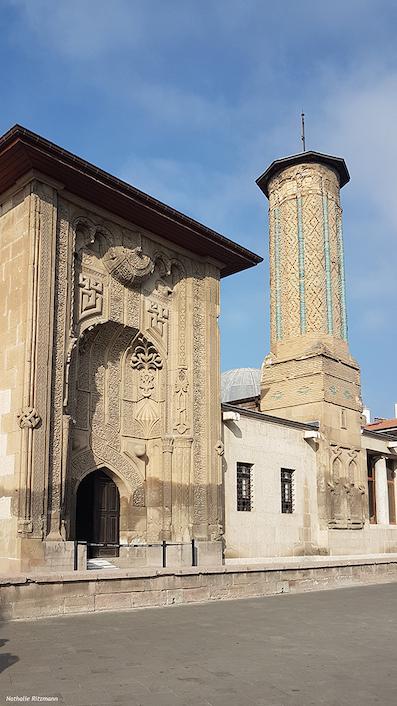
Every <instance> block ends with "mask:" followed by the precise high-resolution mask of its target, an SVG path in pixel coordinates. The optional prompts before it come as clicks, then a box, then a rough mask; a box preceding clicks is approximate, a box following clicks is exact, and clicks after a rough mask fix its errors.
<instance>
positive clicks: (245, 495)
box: [237, 463, 252, 512]
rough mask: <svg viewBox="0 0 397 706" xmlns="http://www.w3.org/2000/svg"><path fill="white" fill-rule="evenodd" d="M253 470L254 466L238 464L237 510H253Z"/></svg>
mask: <svg viewBox="0 0 397 706" xmlns="http://www.w3.org/2000/svg"><path fill="white" fill-rule="evenodd" d="M251 470H252V465H251V464H249V463H238V464H237V510H241V511H245V512H250V511H251V509H252V498H251V485H252V483H251Z"/></svg>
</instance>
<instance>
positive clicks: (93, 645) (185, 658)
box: [0, 584, 397, 706]
mask: <svg viewBox="0 0 397 706" xmlns="http://www.w3.org/2000/svg"><path fill="white" fill-rule="evenodd" d="M396 616H397V584H387V585H381V586H367V587H359V588H347V589H339V590H335V591H323V592H318V593H307V594H297V595H291V594H287V595H279V596H273V597H271V598H257V599H250V600H240V601H224V602H219V603H211V604H205V605H192V606H180V607H171V608H151V609H147V610H140V611H132V612H128V613H102V614H95V615H84V616H69V617H63V618H52V619H46V620H41V621H36V622H34V621H31V622H18V623H16V622H15V623H3V624H2V625H1V626H0V645H1V650H0V653H1V660H0V669H1V670H2V671H1V675H0V704H3V703H4V704H7V703H39V702H38V701H36V702H32V700H31V697H32V696H46V697H54V698H55V697H57V699H58V700H57V701H40V703H59V704H67V705H68V706H96V704H102V705H103V704H106V705H107V706H111V705H113V704H118V705H122V706H138V705H140V706H209V705H211V706H253V705H255V706H320V705H324V706H345V705H346V706H374V705H375V704H379V705H380V706H389V705H390V706H395V705H396V704H397V669H396V666H395V665H396V654H397V629H396V620H397V618H396ZM7 695H8V696H19V697H25V700H24V701H18V702H16V701H6V696H7ZM28 697H30V700H29V701H27V700H26V699H27V698H28Z"/></svg>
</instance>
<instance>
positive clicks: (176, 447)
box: [0, 126, 261, 571]
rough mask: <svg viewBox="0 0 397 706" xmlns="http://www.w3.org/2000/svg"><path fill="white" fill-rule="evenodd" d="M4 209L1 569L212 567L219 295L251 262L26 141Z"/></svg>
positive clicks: (115, 184)
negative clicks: (82, 555) (109, 561)
mask: <svg viewBox="0 0 397 706" xmlns="http://www.w3.org/2000/svg"><path fill="white" fill-rule="evenodd" d="M0 194H1V209H0V265H1V303H2V308H1V318H0V336H1V367H0V413H1V437H0V438H1V446H0V452H1V458H0V483H1V488H0V494H1V500H0V537H1V540H0V555H1V564H2V567H1V568H2V569H7V570H9V569H11V570H16V571H17V570H21V569H30V568H32V567H40V566H44V565H45V566H47V567H56V568H73V561H72V553H73V552H72V549H73V541H72V540H74V539H80V540H87V541H89V542H91V543H93V544H104V543H106V544H110V545H112V544H116V543H120V544H122V545H123V547H121V550H120V556H119V557H118V559H117V557H115V561H117V560H118V561H124V562H126V563H128V562H129V561H132V562H133V561H134V560H135V561H137V560H139V561H141V563H145V562H150V561H153V562H156V561H157V560H158V557H159V549H158V546H157V545H159V544H160V543H161V542H162V541H163V540H166V541H168V542H172V543H175V544H177V545H178V547H177V549H174V550H173V551H174V555H173V561H174V563H178V562H179V563H180V562H182V563H183V561H184V548H185V549H186V551H188V552H190V545H189V542H190V541H191V539H192V538H194V539H195V540H196V541H197V543H198V544H199V556H200V561H201V562H204V563H205V562H206V561H207V562H208V561H209V562H214V561H215V562H219V561H221V551H222V542H221V538H222V532H223V520H222V506H223V503H222V473H221V453H222V449H223V445H222V441H221V418H220V370H219V336H218V315H219V280H220V277H223V276H227V275H229V274H232V273H233V272H238V271H240V270H242V269H245V268H247V267H251V266H252V265H255V264H256V263H257V262H259V261H260V259H261V258H259V257H258V256H257V255H254V254H253V253H251V252H249V251H248V250H246V249H244V248H242V247H240V246H239V245H237V244H236V243H233V242H231V241H230V240H228V239H227V238H225V237H223V236H221V235H220V234H218V233H216V232H214V231H212V230H210V229H209V228H206V227H205V226H203V225H201V224H200V223H197V222H195V221H193V220H192V219H190V218H188V217H187V216H185V215H183V214H181V213H178V212H177V211H175V210H173V209H171V208H170V207H168V206H166V205H165V204H163V203H160V202H159V201H156V200H155V199H153V198H150V197H149V196H147V195H146V194H144V193H142V192H140V191H138V190H137V189H135V188H133V187H132V186H129V185H128V184H125V183H124V182H122V181H119V180H117V179H116V178H114V177H112V176H111V175H110V174H107V173H106V172H103V171H101V170H100V169H98V168H97V167H94V166H93V165H92V164H89V163H87V162H85V161H83V160H82V159H79V158H78V157H76V156H75V155H73V154H70V153H68V152H66V151H65V150H63V149H61V148H59V147H57V146H56V145H54V144H52V143H50V142H48V141H47V140H44V139H43V138H41V137H39V136H38V135H35V134H34V133H32V132H30V131H28V130H26V129H24V128H22V127H19V126H15V127H13V128H12V129H11V130H10V131H9V132H7V133H6V134H5V135H3V137H2V138H1V139H0ZM151 544H152V545H156V546H154V547H149V546H148V545H151ZM131 545H140V546H141V547H142V549H139V547H138V548H135V549H134V550H133V548H132V546H131ZM92 551H93V553H95V554H101V553H106V554H112V555H114V554H118V548H113V547H112V546H110V547H109V546H108V547H105V548H104V547H96V548H95V547H94V548H93V550H92ZM150 552H151V553H152V555H153V556H149V553H150ZM189 558H190V553H189Z"/></svg>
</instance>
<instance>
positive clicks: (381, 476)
mask: <svg viewBox="0 0 397 706" xmlns="http://www.w3.org/2000/svg"><path fill="white" fill-rule="evenodd" d="M375 498H376V522H377V524H378V525H388V524H389V497H388V490H387V468H386V459H385V458H384V456H382V457H381V458H379V459H378V460H377V461H376V463H375Z"/></svg>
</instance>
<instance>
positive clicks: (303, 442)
mask: <svg viewBox="0 0 397 706" xmlns="http://www.w3.org/2000/svg"><path fill="white" fill-rule="evenodd" d="M348 181H349V174H348V171H347V167H346V164H345V162H344V160H343V159H340V158H337V157H332V156H329V155H324V154H319V153H316V152H304V153H301V154H298V155H294V156H292V157H287V158H285V159H280V160H277V161H275V162H273V163H272V164H271V165H270V167H269V168H268V169H267V170H266V171H265V172H264V174H263V175H262V176H261V177H260V178H259V179H258V180H257V184H258V186H259V187H260V189H261V190H262V191H263V192H264V194H265V195H266V196H267V197H268V199H269V245H270V249H269V258H270V314H271V316H270V319H271V351H270V353H269V355H267V356H266V358H265V360H264V363H263V366H262V373H261V382H260V385H258V386H257V389H256V390H254V394H252V392H251V394H250V390H252V385H247V386H246V390H247V393H248V394H246V393H245V392H244V386H240V388H237V387H235V389H238V390H239V393H238V399H236V398H235V397H234V398H233V388H231V386H230V383H229V389H228V391H227V393H226V390H225V387H226V386H227V383H228V381H229V380H236V379H238V371H237V372H236V371H235V372H234V374H233V373H232V372H229V373H228V374H227V376H225V381H224V390H225V395H226V396H224V397H223V400H224V402H229V403H230V402H232V403H233V406H230V404H229V405H225V406H224V408H223V409H224V412H223V417H224V441H225V450H226V451H225V462H224V463H225V473H224V478H225V538H226V556H230V557H241V556H250V557H258V556H274V555H276V556H277V555H278V556H283V555H302V554H353V553H356V554H359V553H366V552H367V553H378V552H385V551H387V552H396V551H397V527H396V526H395V524H396V493H395V469H396V459H397V455H396V447H397V438H396V437H395V436H393V435H391V434H383V435H382V436H380V434H379V431H380V430H376V431H375V430H372V429H371V426H367V427H366V428H364V429H363V428H362V427H363V425H365V421H366V420H365V418H364V417H363V415H362V401H361V388H360V371H359V367H358V364H357V362H356V361H355V360H354V359H353V358H352V356H351V354H350V351H349V347H348V341H347V315H346V295H345V282H344V255H343V238H342V209H341V204H340V188H341V187H343V186H344V185H345V184H346V183H347V182H348ZM253 377H255V376H253ZM251 379H252V374H251ZM244 495H245V497H244Z"/></svg>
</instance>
